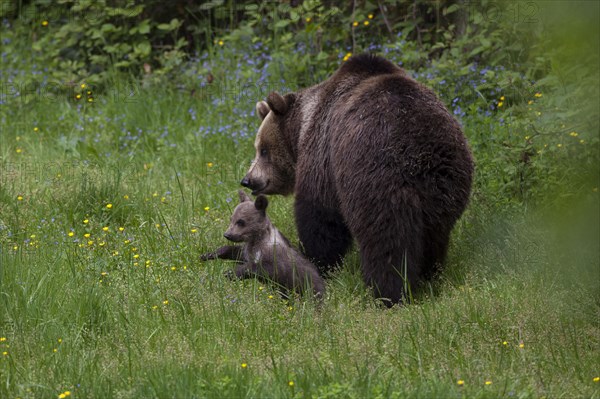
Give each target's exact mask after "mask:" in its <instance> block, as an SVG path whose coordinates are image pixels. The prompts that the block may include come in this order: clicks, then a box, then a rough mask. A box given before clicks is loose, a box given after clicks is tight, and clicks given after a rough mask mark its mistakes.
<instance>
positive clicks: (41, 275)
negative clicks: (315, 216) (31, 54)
mask: <svg viewBox="0 0 600 399" xmlns="http://www.w3.org/2000/svg"><path fill="white" fill-rule="evenodd" d="M123 83H124V82H123ZM123 86H126V84H123ZM247 106H248V107H249V108H250V109H251V107H252V104H251V103H250V102H249V103H248V104H247ZM213 107H214V105H213V104H212V103H210V102H203V101H199V100H198V99H196V98H194V97H193V96H191V95H190V94H189V93H178V92H176V91H174V90H171V89H165V90H162V91H145V90H140V91H139V92H138V93H137V97H136V98H135V101H128V102H119V101H115V100H114V98H113V99H111V98H102V97H100V98H98V99H97V101H95V102H94V103H92V104H85V105H83V104H77V103H73V102H60V101H59V102H53V103H47V102H44V101H34V102H32V103H30V104H27V105H21V106H13V105H11V106H10V107H4V108H3V111H2V112H3V114H2V118H3V124H4V127H3V134H2V135H1V136H0V148H1V150H0V154H1V162H2V163H1V164H0V165H1V167H2V184H1V186H0V212H1V213H0V250H1V252H0V294H1V295H0V337H1V339H2V340H1V342H0V351H1V352H2V356H1V358H0V381H1V384H0V397H3V398H52V397H57V396H58V395H61V394H62V395H63V396H65V395H66V394H65V392H67V391H68V392H69V393H70V396H71V397H80V398H107V397H114V398H139V397H146V398H151V397H157V398H183V397H214V398H217V397H218V398H222V397H356V398H363V397H374V398H375V397H380V398H387V397H398V398H404V397H478V398H496V397H536V398H537V397H565V396H567V397H598V396H600V391H599V387H600V384H599V383H598V382H594V378H596V377H598V376H599V375H600V370H599V368H598V364H599V360H600V358H599V353H600V352H599V347H600V346H599V344H600V342H599V339H600V337H599V330H598V316H599V305H600V301H599V296H598V292H599V291H598V289H599V288H600V287H599V284H598V281H599V279H598V277H599V276H598V245H597V242H598V241H597V240H598V231H597V228H596V229H594V228H592V227H593V226H597V223H598V218H597V210H596V211H590V210H589V209H587V208H586V209H585V210H584V211H581V212H580V213H579V214H580V215H583V217H580V219H583V220H584V222H586V223H583V225H584V226H586V227H590V226H591V227H590V228H589V229H587V230H585V229H582V228H581V226H577V225H575V223H574V222H573V223H570V224H569V223H566V224H565V223H559V224H556V225H552V223H541V222H539V220H541V219H543V218H541V217H533V216H531V215H532V213H519V212H516V213H514V212H512V213H511V214H512V216H506V214H504V213H502V210H501V209H496V210H495V211H494V212H490V207H489V206H487V205H486V206H482V205H480V204H479V203H478V202H477V201H475V202H474V203H472V205H471V208H470V209H469V211H468V212H467V214H465V216H464V218H463V219H462V220H461V221H460V222H459V224H458V225H457V227H456V229H455V232H454V236H453V240H452V247H451V250H450V255H449V259H448V265H447V268H446V270H445V272H444V273H443V274H442V276H441V277H440V278H439V279H438V281H437V282H435V283H434V284H433V285H432V286H430V287H427V288H426V289H425V292H424V293H421V295H419V296H418V297H417V298H416V300H415V303H414V304H412V305H409V306H404V307H398V308H394V309H391V310H383V309H382V308H380V307H379V306H378V305H377V303H375V302H374V300H373V299H372V296H371V295H370V293H369V291H368V290H367V288H366V287H364V285H363V283H362V280H361V279H360V273H359V261H358V257H357V256H356V250H353V252H352V253H351V254H350V255H349V256H348V257H347V259H346V262H345V265H344V266H343V267H342V268H341V269H340V270H338V271H337V272H335V273H334V274H333V275H332V276H330V278H329V279H328V295H327V298H326V299H325V302H324V305H323V306H322V307H321V308H317V307H315V304H314V303H312V302H311V301H306V300H301V299H294V300H292V301H291V302H285V301H283V300H281V299H280V298H279V296H278V295H277V294H276V292H275V291H274V288H273V287H271V286H269V285H263V284H261V283H259V282H257V281H254V280H248V281H230V280H229V279H227V278H225V276H224V272H225V271H226V270H227V269H229V268H230V267H231V266H232V265H231V264H230V263H228V262H226V261H215V262H210V263H200V262H199V261H198V256H199V254H200V253H202V252H205V251H207V250H211V249H214V248H216V247H217V246H220V245H222V244H223V243H224V239H223V238H222V232H223V231H224V230H225V228H226V225H227V221H228V218H229V216H230V214H231V211H232V209H233V207H234V205H235V202H236V200H235V198H236V195H235V193H236V190H237V189H238V180H239V178H240V177H241V176H242V175H243V173H244V171H245V169H246V166H247V164H248V160H249V159H250V158H251V157H252V155H253V149H252V141H251V139H247V138H243V137H242V138H241V139H240V138H237V139H235V140H234V139H232V138H231V134H219V132H218V131H216V129H218V127H219V126H222V123H223V121H225V120H226V121H232V122H231V125H232V127H231V129H251V128H255V127H256V126H255V125H257V123H256V121H253V120H251V119H248V118H245V119H244V120H238V119H237V115H236V114H235V113H234V112H233V110H232V109H229V110H227V108H226V107H225V108H223V107H222V108H220V109H219V112H214V108H213ZM190 109H192V110H193V112H191V111H190ZM191 115H195V118H192V116H191ZM200 126H202V127H204V130H203V129H199V127H200ZM207 131H210V132H214V134H206V132H207ZM228 133H231V132H228ZM485 161H486V160H485V159H480V160H478V162H485ZM589 201H590V203H591V204H594V201H597V197H594V196H593V195H592V196H591V197H590V199H589ZM583 202H585V201H582V203H583ZM592 210H593V207H592ZM269 212H270V216H271V218H272V219H273V220H274V223H275V224H276V225H277V226H278V227H279V228H280V229H281V230H282V231H283V232H284V233H285V234H286V235H288V236H289V237H291V238H292V240H293V241H294V242H296V236H295V228H294V221H293V219H292V216H291V215H292V211H291V199H289V198H279V197H275V198H273V199H272V206H271V207H270V208H269ZM576 213H577V212H575V214H576ZM528 215H529V216H528ZM569 220H575V218H574V217H573V218H569ZM570 225H571V226H570ZM572 225H575V227H573V226H572ZM581 231H586V233H585V234H580V235H579V236H578V235H577V234H578V232H581ZM565 237H566V238H565ZM567 238H569V240H567ZM556 242H562V243H563V244H564V245H555V244H554V243H556Z"/></svg>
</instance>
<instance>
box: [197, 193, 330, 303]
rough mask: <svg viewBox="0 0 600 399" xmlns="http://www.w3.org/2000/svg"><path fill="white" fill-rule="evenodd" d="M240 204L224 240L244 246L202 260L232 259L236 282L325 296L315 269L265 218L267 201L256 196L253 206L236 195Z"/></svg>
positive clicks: (323, 286)
mask: <svg viewBox="0 0 600 399" xmlns="http://www.w3.org/2000/svg"><path fill="white" fill-rule="evenodd" d="M239 196H240V203H239V205H238V206H237V207H236V208H235V210H234V212H233V215H232V216H231V223H230V224H229V228H228V229H227V231H226V232H225V234H224V236H225V238H227V239H228V240H230V241H233V242H243V243H244V245H227V246H224V247H221V248H219V249H218V250H217V251H215V252H211V253H207V254H204V255H202V256H201V259H202V260H209V259H232V260H236V261H239V262H240V264H239V265H238V266H237V267H236V269H235V272H234V274H235V276H236V277H237V278H242V279H243V278H251V277H257V278H259V279H261V280H266V281H272V282H275V283H277V284H278V285H279V286H280V287H281V288H283V289H284V291H285V292H284V294H287V292H290V291H295V292H297V293H299V294H302V293H303V292H304V291H306V290H312V292H313V293H314V295H315V296H317V297H318V298H322V297H323V296H324V294H325V282H324V281H323V278H322V277H321V276H320V275H319V273H318V271H317V268H316V267H315V266H314V265H313V264H312V263H311V262H310V261H309V260H308V259H306V258H305V257H304V256H303V255H302V254H300V253H299V252H298V251H296V250H295V249H294V248H293V247H292V246H291V244H290V242H289V241H288V240H287V238H285V237H284V236H283V234H281V232H279V230H277V229H276V228H275V226H273V224H272V223H271V221H270V220H269V218H268V217H267V214H266V209H267V206H268V204H269V201H268V200H267V197H265V196H264V195H259V196H258V197H257V198H256V201H255V202H252V200H251V199H250V197H248V195H247V194H246V193H245V192H243V191H241V190H240V192H239Z"/></svg>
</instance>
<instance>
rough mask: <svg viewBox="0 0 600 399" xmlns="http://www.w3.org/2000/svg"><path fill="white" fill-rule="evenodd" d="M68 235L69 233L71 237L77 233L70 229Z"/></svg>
mask: <svg viewBox="0 0 600 399" xmlns="http://www.w3.org/2000/svg"><path fill="white" fill-rule="evenodd" d="M67 235H68V236H69V237H73V236H74V235H75V233H73V232H72V231H69V232H68V233H67Z"/></svg>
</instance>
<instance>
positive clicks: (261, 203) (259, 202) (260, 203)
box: [254, 194, 269, 213]
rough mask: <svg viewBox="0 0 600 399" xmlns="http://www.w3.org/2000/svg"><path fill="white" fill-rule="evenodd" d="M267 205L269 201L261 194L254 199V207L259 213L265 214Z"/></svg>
mask: <svg viewBox="0 0 600 399" xmlns="http://www.w3.org/2000/svg"><path fill="white" fill-rule="evenodd" d="M268 205H269V200H268V199H267V197H265V196H264V195H262V194H259V195H258V197H256V201H254V207H255V208H256V209H258V210H259V211H261V212H262V213H265V212H266V209H267V206H268Z"/></svg>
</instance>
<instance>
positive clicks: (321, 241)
mask: <svg viewBox="0 0 600 399" xmlns="http://www.w3.org/2000/svg"><path fill="white" fill-rule="evenodd" d="M294 207H295V214H296V226H297V228H298V238H300V242H301V243H302V246H303V252H304V254H305V255H306V256H307V257H308V258H309V259H311V260H312V261H313V262H314V263H315V265H316V266H317V268H318V269H319V273H320V274H321V275H323V274H324V273H326V272H328V271H329V270H331V267H332V266H334V265H335V264H337V263H339V262H340V261H341V260H342V259H343V257H344V255H345V254H346V252H348V249H349V248H350V245H352V236H351V235H350V231H349V230H348V227H346V225H345V224H344V219H343V218H342V215H341V214H340V213H339V212H338V211H337V210H334V209H327V208H324V207H322V206H321V205H319V204H316V203H314V202H312V201H308V200H305V199H302V198H298V197H297V198H296V202H295V204H294Z"/></svg>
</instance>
